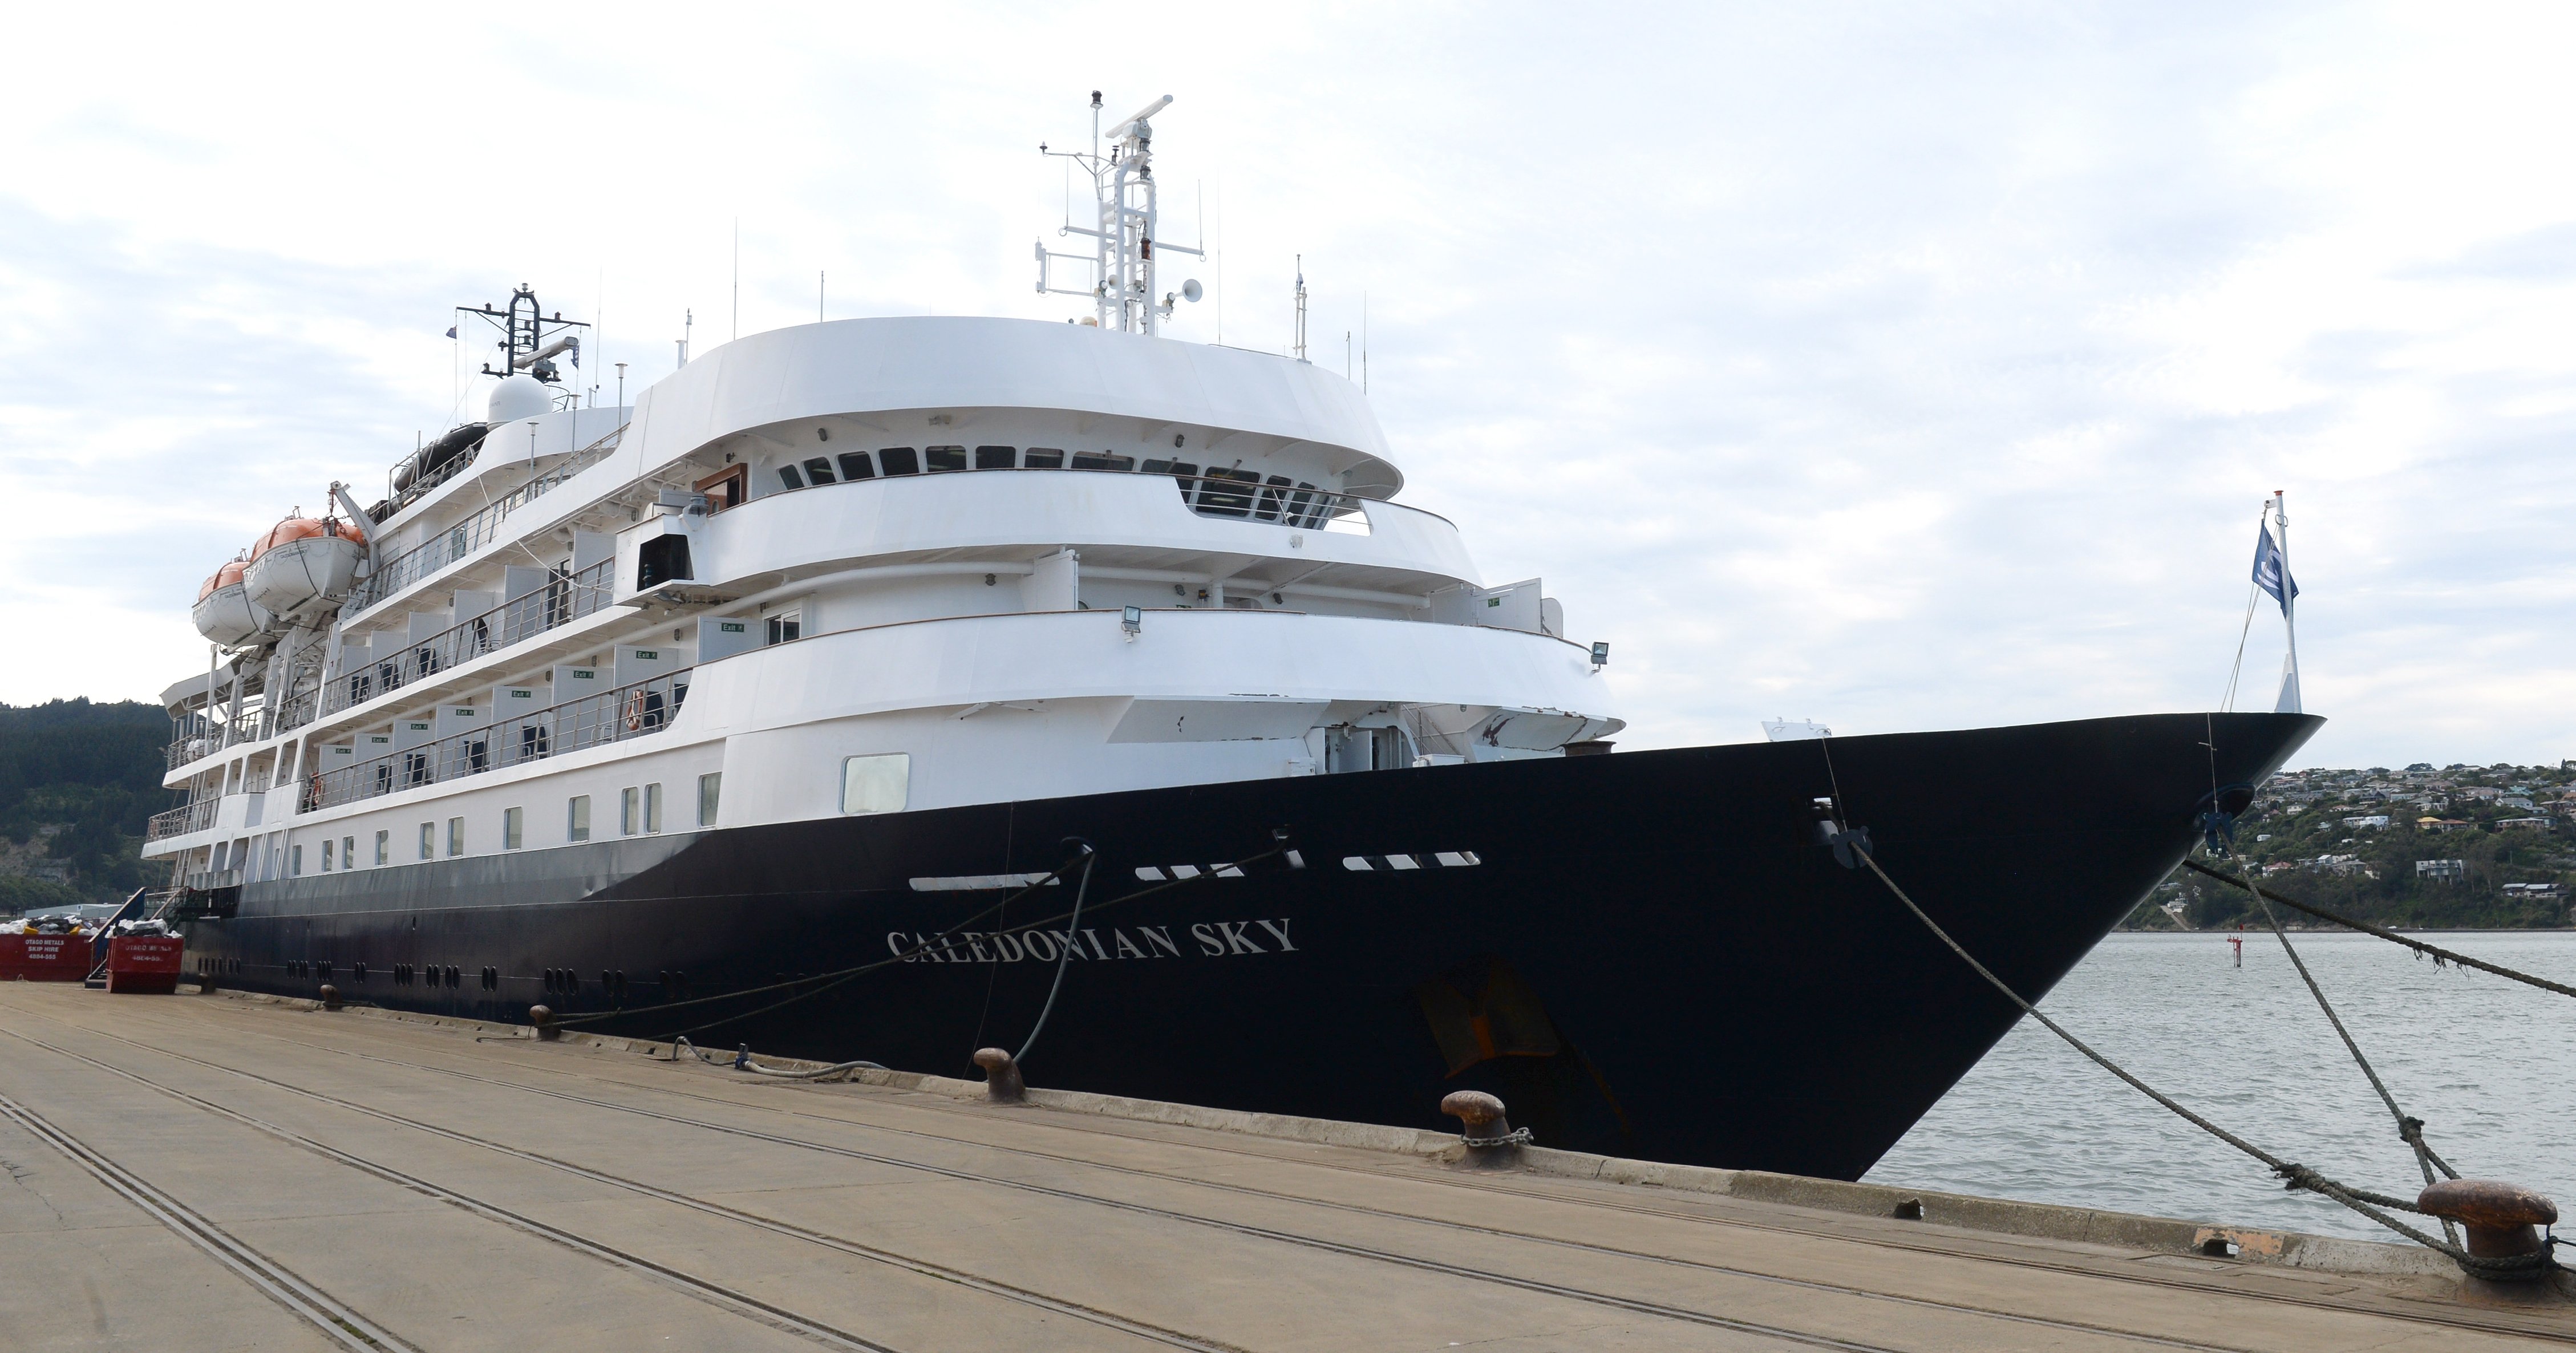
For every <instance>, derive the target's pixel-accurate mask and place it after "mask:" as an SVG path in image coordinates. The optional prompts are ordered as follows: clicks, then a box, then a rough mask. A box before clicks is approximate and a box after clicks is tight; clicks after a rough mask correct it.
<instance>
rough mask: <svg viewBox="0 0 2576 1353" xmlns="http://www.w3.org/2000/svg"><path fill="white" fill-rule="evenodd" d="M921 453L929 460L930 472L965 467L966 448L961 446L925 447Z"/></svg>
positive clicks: (935, 472) (934, 472)
mask: <svg viewBox="0 0 2576 1353" xmlns="http://www.w3.org/2000/svg"><path fill="white" fill-rule="evenodd" d="M921 454H922V456H923V457H924V458H925V459H926V460H927V461H928V462H929V465H930V472H931V473H933V474H937V473H939V472H940V471H942V470H963V469H965V468H966V448H965V447H962V446H932V447H925V448H924V449H923V450H922V453H921Z"/></svg>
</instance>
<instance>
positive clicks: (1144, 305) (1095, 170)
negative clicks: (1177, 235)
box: [1037, 89, 1207, 334]
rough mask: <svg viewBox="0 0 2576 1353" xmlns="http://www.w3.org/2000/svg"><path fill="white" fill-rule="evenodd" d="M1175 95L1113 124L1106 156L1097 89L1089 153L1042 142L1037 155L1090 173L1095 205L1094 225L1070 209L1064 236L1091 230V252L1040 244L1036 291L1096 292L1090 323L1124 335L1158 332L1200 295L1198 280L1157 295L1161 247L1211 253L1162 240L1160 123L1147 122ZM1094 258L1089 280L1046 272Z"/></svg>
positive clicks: (1196, 254)
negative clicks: (1073, 281)
mask: <svg viewBox="0 0 2576 1353" xmlns="http://www.w3.org/2000/svg"><path fill="white" fill-rule="evenodd" d="M1171 103H1172V96H1171V95H1169V94H1166V95H1164V96H1163V97H1161V98H1159V99H1156V100H1155V101H1153V102H1152V103H1149V104H1147V105H1145V106H1144V107H1143V108H1141V109H1138V110H1137V111H1136V112H1135V113H1134V114H1132V115H1130V116H1129V117H1127V118H1126V119H1125V120H1123V121H1121V122H1119V123H1118V124H1117V125H1115V126H1113V127H1111V128H1110V129H1109V132H1108V139H1109V152H1108V154H1107V155H1106V156H1104V155H1102V154H1101V130H1100V109H1101V104H1100V91H1099V90H1096V89H1095V90H1093V91H1091V151H1090V153H1088V154H1084V153H1082V152H1079V151H1070V150H1049V149H1047V146H1046V143H1045V142H1039V143H1038V153H1039V154H1041V155H1050V156H1055V157H1057V158H1060V159H1067V160H1071V161H1073V162H1074V163H1076V164H1078V165H1080V166H1082V169H1083V172H1084V173H1087V174H1089V175H1090V176H1091V192H1092V199H1093V203H1094V210H1093V213H1092V223H1091V224H1090V225H1088V226H1081V225H1076V224H1074V223H1073V219H1072V213H1071V211H1070V209H1069V208H1068V210H1067V212H1066V218H1065V223H1064V225H1063V226H1062V227H1060V228H1059V229H1058V230H1057V232H1056V233H1057V234H1059V235H1088V236H1090V237H1091V240H1092V255H1091V257H1089V258H1087V259H1086V258H1084V257H1083V256H1082V255H1080V254H1059V253H1051V252H1049V251H1048V249H1047V247H1046V242H1045V241H1044V240H1040V241H1039V242H1038V246H1037V264H1038V294H1040V295H1056V296H1089V297H1091V322H1092V323H1093V324H1096V325H1098V326H1100V327H1101V328H1103V329H1116V330H1118V331H1119V332H1121V333H1142V334H1150V333H1153V332H1154V328H1155V321H1156V320H1159V319H1168V318H1170V316H1171V313H1172V306H1173V304H1174V302H1176V301H1181V300H1189V301H1195V300H1197V299H1198V298H1199V294H1200V292H1199V284H1198V282H1197V281H1196V280H1195V279H1193V280H1190V281H1186V282H1183V283H1182V284H1181V288H1180V290H1179V291H1178V292H1177V293H1173V292H1167V293H1165V294H1164V296H1163V298H1162V300H1160V301H1159V302H1158V301H1156V300H1155V299H1154V255H1155V254H1156V253H1157V252H1158V251H1160V252H1169V253H1175V254H1188V255H1190V256H1191V257H1193V258H1205V257H1206V256H1207V255H1206V252H1205V251H1204V250H1201V249H1192V248H1188V247H1185V246H1182V245H1178V244H1167V243H1165V242H1164V241H1162V240H1161V239H1158V238H1156V236H1155V233H1154V232H1155V229H1156V227H1157V226H1158V224H1159V223H1160V215H1159V210H1158V208H1157V207H1156V205H1155V181H1154V127H1153V123H1152V122H1151V121H1150V120H1149V119H1151V118H1152V117H1153V116H1154V115H1155V114H1156V113H1159V112H1161V111H1163V110H1164V109H1165V108H1168V107H1170V106H1171ZM1056 262H1061V263H1089V264H1090V265H1091V285H1090V286H1089V287H1088V288H1082V287H1061V286H1057V285H1055V283H1054V281H1053V279H1052V278H1051V277H1050V276H1049V274H1048V265H1049V264H1050V263H1056Z"/></svg>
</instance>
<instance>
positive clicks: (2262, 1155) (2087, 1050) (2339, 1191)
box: [1837, 799, 2558, 1280]
mask: <svg viewBox="0 0 2576 1353" xmlns="http://www.w3.org/2000/svg"><path fill="white" fill-rule="evenodd" d="M1837 802H1839V799H1837ZM1853 853H1854V854H1856V855H1858V856H1859V857H1860V859H1861V860H1862V862H1864V863H1866V864H1867V865H1868V866H1869V872H1871V873H1873V874H1876V875H1878V881H1879V882H1881V883H1884V884H1886V885H1887V890H1888V891H1889V892H1891V893H1894V894H1895V895H1896V900H1897V901H1899V902H1902V903H1904V904H1905V909H1906V910H1907V911H1910V912H1912V913H1914V919H1916V920H1918V921H1921V922H1922V923H1923V926H1924V928H1925V929H1927V930H1929V931H1931V932H1932V934H1933V937H1934V938H1936V939H1938V940H1940V941H1941V943H1942V944H1944V945H1947V946H1948V947H1949V950H1950V952H1951V953H1954V954H1956V955H1958V956H1959V960H1960V961H1961V962H1963V963H1965V964H1967V965H1968V966H1969V967H1970V968H1973V969H1975V970H1976V973H1977V975H1978V976H1979V977H1982V978H1984V979H1986V983H1987V985H1989V986H1992V987H1993V988H1994V989H1995V990H1997V991H2000V992H2002V993H2003V994H2004V997H2005V999H2007V1000H2009V1001H2011V1002H2012V1003H2013V1004H2014V1005H2015V1006H2017V1007H2019V1008H2020V1009H2021V1012H2022V1013H2023V1014H2025V1015H2028V1016H2030V1017H2031V1018H2032V1019H2034V1020H2037V1021H2039V1023H2040V1025H2041V1026H2042V1027H2044V1028H2046V1029H2047V1030H2048V1031H2049V1032H2050V1033H2053V1034H2055V1035H2057V1036H2058V1037H2059V1038H2061V1039H2064V1040H2065V1041H2066V1043H2067V1045H2068V1046H2070V1047H2072V1048H2074V1049H2075V1050H2076V1051H2077V1052H2080V1053H2083V1054H2084V1055H2085V1056H2086V1057H2088V1058H2091V1059H2092V1060H2093V1062H2094V1064H2095V1065H2098V1066H2100V1067H2101V1068H2102V1069H2103V1070H2105V1071H2108V1072H2110V1073H2111V1074H2112V1075H2114V1076H2117V1077H2119V1078H2120V1079H2121V1080H2123V1081H2125V1082H2127V1083H2128V1085H2129V1088H2131V1089H2133V1090H2136V1091H2137V1092H2138V1093H2140V1094H2142V1095H2145V1096H2146V1097H2147V1098H2149V1099H2152V1100H2154V1101H2155V1102H2156V1103H2158V1104H2161V1105H2163V1106H2164V1107H2165V1108H2166V1109H2168V1110H2170V1111H2171V1112H2172V1113H2173V1114H2175V1115H2176V1116H2177V1117H2179V1118H2181V1119H2182V1120H2183V1121H2184V1122H2187V1123H2190V1124H2191V1125H2192V1126H2194V1127H2197V1128H2199V1129H2200V1130H2201V1131H2203V1132H2206V1133H2208V1134H2209V1135H2211V1136H2213V1137H2216V1138H2217V1139H2218V1140H2220V1141H2222V1142H2225V1143H2227V1144H2228V1145H2229V1146H2232V1147H2235V1148H2236V1149H2237V1150H2239V1151H2242V1152H2244V1153H2245V1154H2246V1155H2249V1156H2252V1157H2253V1158H2254V1159H2256V1160H2259V1161H2261V1162H2263V1164H2264V1165H2266V1166H2268V1167H2269V1168H2270V1169H2271V1171H2272V1173H2274V1174H2276V1175H2279V1176H2280V1177H2281V1178H2282V1179H2283V1180H2284V1181H2286V1185H2287V1187H2290V1188H2294V1189H2306V1190H2308V1191H2310V1192H2312V1193H2319V1194H2323V1195H2324V1196H2326V1197H2328V1198H2332V1199H2334V1200H2335V1201H2336V1202H2338V1203H2341V1204H2343V1205H2344V1206H2345V1207H2348V1208H2351V1209H2352V1210H2353V1211H2355V1212H2358V1213H2360V1214H2361V1215H2363V1216H2365V1217H2368V1218H2370V1219H2371V1220H2372V1221H2375V1222H2378V1223H2379V1224H2380V1225H2382V1226H2385V1227H2387V1228H2388V1229H2389V1230H2392V1231H2395V1232H2396V1233H2398V1234H2399V1235H2402V1236H2404V1237H2406V1238H2407V1239H2409V1240H2412V1241H2414V1242H2416V1243H2417V1244H2419V1245H2423V1246H2425V1247H2427V1248H2429V1249H2434V1250H2438V1251H2440V1252H2442V1253H2443V1254H2445V1255H2448V1256H2450V1258H2451V1260H2452V1261H2453V1262H2454V1263H2457V1264H2458V1265H2459V1266H2460V1268H2461V1269H2462V1270H2463V1271H2465V1272H2468V1273H2471V1274H2474V1275H2476V1276H2478V1277H2482V1278H2501V1279H2508V1280H2512V1279H2523V1278H2529V1277H2531V1276H2533V1275H2535V1274H2537V1273H2541V1272H2545V1271H2547V1270H2549V1269H2552V1268H2555V1267H2557V1264H2556V1261H2555V1260H2554V1259H2553V1258H2552V1257H2551V1254H2550V1251H2551V1248H2552V1247H2553V1246H2555V1245H2557V1243H2558V1241H2557V1238H2556V1237H2555V1236H2552V1237H2550V1238H2548V1239H2546V1240H2544V1241H2543V1242H2542V1244H2541V1247H2540V1249H2539V1250H2538V1251H2537V1252H2535V1253H2532V1254H2521V1255H2513V1256H2510V1257H2506V1258H2495V1259H2491V1258H2487V1257H2485V1256H2483V1255H2475V1254H2471V1253H2469V1252H2468V1251H2467V1250H2464V1249H2462V1248H2460V1247H2459V1246H2457V1245H2454V1244H2452V1243H2450V1242H2449V1241H2446V1240H2443V1239H2441V1238H2439V1237H2436V1236H2433V1235H2429V1234H2427V1233H2425V1232H2423V1231H2419V1230H2417V1229H2415V1228H2414V1227H2412V1226H2409V1225H2407V1224H2406V1223H2404V1222H2402V1221H2399V1220H2397V1219H2396V1218H2395V1217H2392V1216H2390V1215H2388V1213H2387V1211H2385V1210H2383V1209H2391V1208H2393V1209H2396V1210H2399V1211H2404V1212H2415V1213H2419V1214H2420V1213H2421V1212H2422V1211H2423V1209H2421V1208H2419V1207H2417V1206H2416V1205H2415V1203H2414V1202H2413V1201H2412V1200H2409V1199H2405V1198H2397V1197H2392V1196H2390V1195H2388V1194H2384V1193H2374V1192H2371V1191H2370V1190H2367V1189H2357V1188H2354V1187H2352V1186H2350V1185H2348V1184H2344V1183H2341V1182H2339V1181H2337V1180H2335V1179H2332V1178H2329V1177H2327V1176H2326V1175H2322V1174H2319V1173H2318V1172H2316V1171H2315V1170H2312V1169H2309V1168H2308V1167H2307V1166H2305V1165H2301V1164H2299V1163H2298V1162H2297V1161H2293V1160H2285V1159H2283V1158H2281V1157H2279V1156H2276V1155H2273V1154H2272V1153H2271V1152H2269V1151H2266V1150H2264V1149H2263V1148H2262V1147H2259V1146H2256V1145H2255V1144H2254V1143H2252V1142H2249V1141H2247V1140H2245V1139H2244V1138H2242V1137H2239V1136H2237V1135H2236V1134H2235V1133H2233V1132H2230V1131H2228V1130H2227V1129H2225V1128H2223V1127H2220V1126H2219V1125H2218V1124H2216V1123H2213V1122H2211V1121H2209V1120H2208V1119H2206V1118H2203V1117H2201V1116H2200V1115H2199V1114H2197V1113H2194V1112H2192V1111H2191V1110H2190V1109H2188V1108H2185V1107H2184V1106H2183V1105H2182V1104H2181V1103H2179V1102H2177V1101H2176V1100H2175V1099H2174V1098H2173V1097H2172V1096H2170V1095H2167V1094H2165V1093H2164V1092H2162V1091H2160V1090H2158V1089H2156V1088H2155V1087H2154V1086H2152V1085H2149V1084H2147V1083H2146V1082H2145V1081H2142V1080H2140V1079H2138V1078H2137V1077H2136V1076H2134V1075H2131V1074H2130V1073H2129V1071H2128V1069H2127V1068H2126V1067H2123V1066H2121V1065H2120V1064H2119V1063H2117V1062H2114V1061H2112V1060H2111V1059H2110V1058H2108V1057H2105V1056H2103V1055H2102V1054H2101V1053H2099V1052H2096V1051H2094V1050H2093V1047H2092V1045H2091V1044H2088V1043H2086V1042H2085V1041H2084V1040H2083V1039H2080V1038H2077V1037H2076V1036H2075V1035H2074V1034H2072V1033H2070V1032H2068V1031H2067V1029H2066V1028H2065V1026H2063V1025H2061V1024H2059V1023H2058V1022H2057V1021H2055V1020H2053V1019H2050V1018H2049V1017H2048V1016H2046V1015H2044V1014H2041V1013H2040V1011H2039V1007H2038V1006H2035V1005H2033V1004H2031V1003H2030V1002H2029V1001H2026V1000H2023V999H2022V996H2021V993H2020V992H2018V991H2015V990H2013V989H2012V987H2011V985H2010V984H2008V983H2006V982H2005V981H2004V980H2003V979H2002V978H2000V977H1997V976H1995V975H1994V973H1993V972H1992V971H1991V970H1989V969H1988V968H1987V967H1986V965H1985V964H1983V963H1980V962H1978V961H1977V958H1976V955H1974V954H1971V953H1969V952H1968V951H1967V950H1966V949H1965V948H1963V947H1962V946H1961V945H1960V944H1959V942H1958V941H1957V940H1955V939H1952V938H1950V932H1949V931H1947V930H1944V929H1942V928H1941V924H1940V922H1938V921H1935V920H1933V919H1932V917H1931V916H1930V915H1929V914H1928V913H1926V912H1925V911H1924V910H1923V908H1922V907H1920V906H1918V905H1916V904H1915V901H1914V899H1913V898H1911V897H1909V896H1907V895H1906V892H1905V890H1904V889H1903V888H1900V887H1898V886H1897V883H1896V880H1895V879H1892V878H1889V877H1888V875H1887V871H1886V870H1885V869H1883V868H1881V867H1880V866H1879V863H1878V857H1877V856H1876V855H1875V854H1873V853H1871V850H1870V848H1869V847H1867V846H1864V845H1861V844H1859V843H1857V842H1854V843H1853Z"/></svg>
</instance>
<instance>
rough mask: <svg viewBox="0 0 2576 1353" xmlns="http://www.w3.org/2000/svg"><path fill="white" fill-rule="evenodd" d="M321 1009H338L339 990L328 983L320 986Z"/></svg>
mask: <svg viewBox="0 0 2576 1353" xmlns="http://www.w3.org/2000/svg"><path fill="white" fill-rule="evenodd" d="M322 1008H323V1009H325V1010H337V1009H339V1008H340V989H339V988H338V987H335V986H333V985H331V984H330V983H328V982H325V983H323V984H322Z"/></svg>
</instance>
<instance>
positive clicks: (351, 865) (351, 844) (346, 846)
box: [340, 836, 358, 869]
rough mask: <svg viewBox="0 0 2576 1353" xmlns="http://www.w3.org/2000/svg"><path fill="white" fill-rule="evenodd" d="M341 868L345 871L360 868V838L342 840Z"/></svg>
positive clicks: (350, 837)
mask: <svg viewBox="0 0 2576 1353" xmlns="http://www.w3.org/2000/svg"><path fill="white" fill-rule="evenodd" d="M340 867H341V868H343V869H355V868H357V867H358V838H356V837H354V836H343V837H341V838H340Z"/></svg>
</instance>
